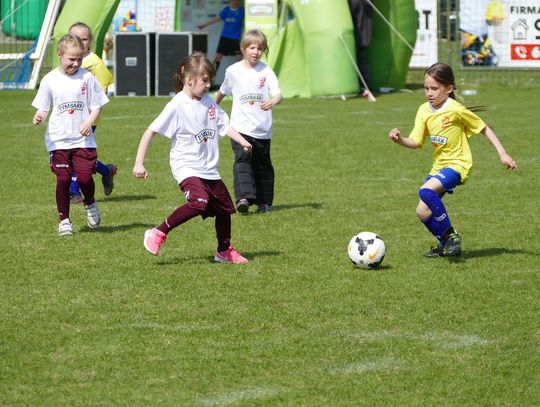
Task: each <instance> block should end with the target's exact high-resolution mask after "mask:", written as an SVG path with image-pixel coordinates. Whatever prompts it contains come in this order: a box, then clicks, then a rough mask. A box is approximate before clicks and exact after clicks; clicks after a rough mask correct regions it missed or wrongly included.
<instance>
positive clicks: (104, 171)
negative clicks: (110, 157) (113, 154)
mask: <svg viewBox="0 0 540 407" xmlns="http://www.w3.org/2000/svg"><path fill="white" fill-rule="evenodd" d="M96 171H97V172H98V174H99V175H101V176H102V177H105V176H107V175H109V167H107V166H106V165H105V164H103V163H102V162H101V161H99V160H98V161H96Z"/></svg>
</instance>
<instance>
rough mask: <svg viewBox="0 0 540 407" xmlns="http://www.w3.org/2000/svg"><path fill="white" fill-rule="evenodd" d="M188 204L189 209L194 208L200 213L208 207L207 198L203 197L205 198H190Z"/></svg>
mask: <svg viewBox="0 0 540 407" xmlns="http://www.w3.org/2000/svg"><path fill="white" fill-rule="evenodd" d="M188 206H189V207H190V208H191V209H195V210H196V211H198V212H199V213H200V214H201V215H202V214H203V213H205V212H206V211H207V209H208V199H205V198H195V199H192V200H190V201H189V202H188Z"/></svg>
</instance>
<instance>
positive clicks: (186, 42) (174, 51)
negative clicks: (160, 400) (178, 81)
mask: <svg viewBox="0 0 540 407" xmlns="http://www.w3.org/2000/svg"><path fill="white" fill-rule="evenodd" d="M195 51H200V52H202V53H204V54H207V53H208V34H207V33H192V32H176V33H158V34H156V84H155V86H156V88H155V89H156V95H158V96H170V95H173V94H174V74H175V73H176V71H177V69H178V65H179V63H180V61H181V60H182V59H183V58H184V57H186V56H188V55H189V54H191V53H192V52H195Z"/></svg>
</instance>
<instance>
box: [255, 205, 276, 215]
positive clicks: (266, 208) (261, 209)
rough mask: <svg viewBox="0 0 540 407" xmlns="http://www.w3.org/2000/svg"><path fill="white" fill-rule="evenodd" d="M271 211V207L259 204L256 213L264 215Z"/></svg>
mask: <svg viewBox="0 0 540 407" xmlns="http://www.w3.org/2000/svg"><path fill="white" fill-rule="evenodd" d="M271 210H272V207H271V206H270V205H268V204H261V205H259V208H258V209H257V212H259V213H266V212H270V211H271Z"/></svg>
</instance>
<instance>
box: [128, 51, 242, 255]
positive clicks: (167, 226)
mask: <svg viewBox="0 0 540 407" xmlns="http://www.w3.org/2000/svg"><path fill="white" fill-rule="evenodd" d="M215 74H216V71H215V68H214V67H213V65H212V63H211V62H210V61H209V60H208V59H206V57H205V56H204V55H203V54H201V53H199V52H196V53H193V54H191V55H189V56H187V57H185V58H184V59H183V60H182V61H181V62H180V66H179V67H178V70H177V72H176V75H175V90H176V92H177V93H176V95H175V96H174V97H173V99H172V100H171V101H170V102H169V103H168V104H167V106H165V108H164V109H163V111H162V112H161V113H160V115H159V116H158V117H157V118H156V119H155V120H154V121H153V122H152V124H151V125H150V126H149V127H148V129H147V130H146V131H145V132H144V134H143V136H142V138H141V141H140V143H139V148H138V151H137V158H136V159H135V166H134V167H133V175H134V176H135V177H137V178H146V177H147V176H148V172H147V171H146V168H145V167H144V159H145V157H146V153H147V151H148V147H149V145H150V141H151V140H152V139H153V138H154V136H155V135H156V134H162V135H163V136H165V137H167V138H168V139H170V140H171V151H170V165H171V170H172V173H173V176H174V178H175V179H176V181H177V182H178V184H179V185H180V189H181V190H182V191H183V192H184V195H185V197H186V200H187V203H186V204H185V205H182V206H180V207H178V208H177V209H176V210H175V211H174V212H173V213H171V215H170V216H169V217H168V218H167V219H165V221H164V222H163V223H162V224H161V225H159V226H157V227H156V228H153V229H149V230H147V231H146V232H145V234H144V247H145V248H146V250H148V251H149V252H150V253H152V254H153V255H157V254H158V253H159V250H160V247H161V245H162V244H163V243H165V240H166V237H167V234H168V233H169V232H170V231H171V230H172V229H173V228H175V227H177V226H179V225H181V224H182V223H184V222H186V221H188V220H190V219H191V218H194V217H195V216H199V215H200V216H202V218H203V219H204V218H207V217H213V216H215V218H216V219H215V228H216V235H217V252H216V254H215V256H214V260H215V261H216V262H219V263H236V264H238V263H247V262H248V260H247V259H246V258H245V257H243V256H242V255H241V254H239V253H238V252H237V251H236V250H235V249H234V247H232V246H231V214H233V213H235V212H236V211H235V209H234V205H233V203H232V200H231V196H230V195H229V191H228V190H227V187H226V186H225V184H224V183H223V181H222V180H221V177H220V175H219V172H218V162H219V149H218V142H219V139H220V138H222V137H223V136H229V137H230V138H231V139H233V140H235V141H236V142H237V143H239V144H240V145H241V146H242V148H243V149H244V150H245V151H246V153H249V152H250V151H251V144H249V143H248V142H247V141H246V140H245V139H244V138H243V137H242V136H241V135H240V134H239V133H238V132H237V131H236V130H234V129H233V128H232V127H231V126H230V124H229V118H228V116H227V114H226V113H225V112H224V111H223V110H222V109H221V108H220V107H219V106H218V105H217V104H216V103H215V102H214V101H213V100H212V98H211V97H210V96H208V95H207V94H206V93H207V92H208V90H209V89H210V84H211V82H212V79H213V78H214V76H215Z"/></svg>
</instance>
